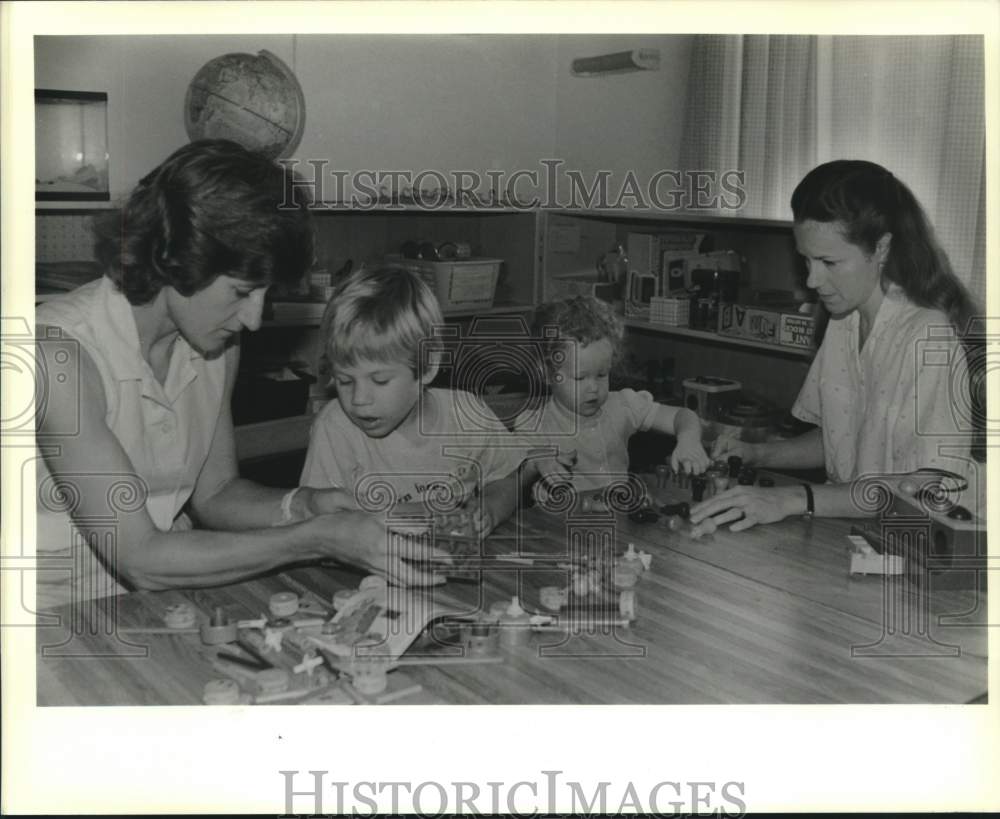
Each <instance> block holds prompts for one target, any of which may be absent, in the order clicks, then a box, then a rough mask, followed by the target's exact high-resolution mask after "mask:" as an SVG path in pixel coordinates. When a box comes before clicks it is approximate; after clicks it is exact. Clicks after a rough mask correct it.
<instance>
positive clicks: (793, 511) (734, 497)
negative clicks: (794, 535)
mask: <svg viewBox="0 0 1000 819" xmlns="http://www.w3.org/2000/svg"><path fill="white" fill-rule="evenodd" d="M805 511H806V497H805V493H804V491H803V490H802V487H801V486H779V487H775V488H768V489H761V488H760V487H756V486H734V487H733V488H732V489H727V490H726V491H725V492H720V493H719V494H718V495H715V496H714V497H711V498H709V499H708V500H707V501H703V502H701V503H698V504H695V505H694V506H692V507H691V523H692V525H694V526H700V527H701V528H702V529H704V530H705V531H708V530H709V529H714V528H716V527H718V526H722V525H724V524H726V523H732V524H733V525H732V526H730V527H729V531H731V532H742V531H743V530H744V529H749V528H750V527H751V526H755V525H756V524H758V523H775V522H777V521H779V520H784V519H785V518H786V517H788V516H789V515H801V514H804V513H805Z"/></svg>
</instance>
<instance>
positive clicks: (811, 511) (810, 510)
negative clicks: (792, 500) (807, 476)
mask: <svg viewBox="0 0 1000 819" xmlns="http://www.w3.org/2000/svg"><path fill="white" fill-rule="evenodd" d="M802 488H803V489H805V490H806V511H805V517H807V518H811V517H812V516H813V515H815V514H816V504H815V503H814V502H813V488H812V487H811V486H810V485H809V484H807V483H804V484H802Z"/></svg>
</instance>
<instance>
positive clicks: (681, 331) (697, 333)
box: [625, 318, 813, 359]
mask: <svg viewBox="0 0 1000 819" xmlns="http://www.w3.org/2000/svg"><path fill="white" fill-rule="evenodd" d="M625 326H626V327H631V328H632V329H635V330H646V331H648V332H651V333H660V334H662V335H665V336H677V337H678V338H686V339H697V340H698V341H702V342H705V343H708V344H721V345H724V346H727V347H746V348H750V349H758V350H766V351H767V352H769V353H775V354H777V355H787V356H790V357H792V358H803V359H811V358H812V357H813V351H812V350H801V349H798V348H796V347H782V346H780V345H777V344H767V343H765V342H763V341H754V340H753V339H750V338H737V337H735V336H727V335H722V334H720V333H713V332H710V331H709V330H692V329H691V328H689V327H670V326H669V325H666V324H659V323H657V322H653V321H647V320H645V319H638V318H627V319H625Z"/></svg>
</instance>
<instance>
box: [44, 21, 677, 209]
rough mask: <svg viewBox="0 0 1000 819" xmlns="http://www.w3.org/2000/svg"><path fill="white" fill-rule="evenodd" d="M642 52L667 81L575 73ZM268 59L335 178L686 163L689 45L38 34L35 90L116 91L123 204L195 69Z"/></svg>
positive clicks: (115, 169) (160, 144) (169, 145)
mask: <svg viewBox="0 0 1000 819" xmlns="http://www.w3.org/2000/svg"><path fill="white" fill-rule="evenodd" d="M642 47H653V48H659V49H660V51H661V58H662V66H661V70H660V71H657V72H641V73H633V74H623V75H616V76H607V77H591V78H582V77H572V76H571V75H570V70H569V66H570V63H571V61H572V59H573V58H574V57H578V56H590V55H594V54H601V53H608V52H611V51H617V50H626V49H632V48H642ZM261 49H268V50H269V51H271V52H273V53H274V54H276V55H277V56H278V57H280V58H281V59H282V60H284V61H285V62H286V63H287V64H288V65H289V66H290V67H291V68H292V70H293V71H294V72H295V74H296V76H297V77H298V78H299V82H300V83H301V85H302V88H303V92H304V94H305V98H306V112H307V113H306V125H305V133H304V135H303V138H302V142H301V143H300V146H299V149H298V150H297V151H296V156H297V157H298V158H302V159H325V160H328V161H329V162H330V163H331V166H333V167H337V168H339V169H344V170H348V171H356V170H361V169H394V170H395V169H399V170H404V169H408V170H413V171H415V172H416V171H420V170H425V169H437V170H443V171H451V170H460V169H461V170H466V169H467V170H473V171H477V172H478V173H480V174H484V175H485V172H486V171H487V170H490V169H495V170H501V171H503V172H504V173H505V174H507V175H509V174H511V173H513V172H514V171H516V170H518V169H522V168H523V169H528V170H541V169H540V166H539V164H538V163H539V160H540V159H542V158H549V157H556V158H559V159H563V160H564V161H565V162H566V167H569V168H576V169H579V170H581V171H584V172H585V173H587V174H590V173H592V172H593V171H595V170H597V169H599V168H609V169H612V170H614V172H615V173H616V174H624V172H625V171H626V170H629V169H632V170H635V171H636V172H637V173H639V174H640V175H641V176H642V177H643V178H644V177H648V176H649V175H650V174H651V173H653V172H655V171H656V170H658V169H660V168H664V167H666V168H669V167H673V166H675V165H676V160H677V157H678V156H679V151H680V136H681V125H682V114H683V111H684V91H685V86H686V82H687V62H688V56H689V53H690V37H688V36H641V35H635V36H619V37H603V36H555V35H507V36H501V35H453V36H421V37H416V36H356V35H350V36H347V35H343V36H337V35H273V36H267V35H260V36H256V35H255V36H235V35H233V36H230V35H223V36H219V35H212V36H121V37H114V36H79V37H77V36H71V37H56V36H47V37H36V38H35V87H36V88H58V89H64V90H78V91H90V90H106V91H107V92H108V95H109V101H108V109H109V131H110V133H109V150H110V153H111V185H112V190H113V192H114V193H117V194H120V193H123V192H125V191H128V190H130V189H131V187H132V186H133V185H134V184H135V182H136V181H138V179H139V178H140V177H141V176H142V174H144V173H145V172H147V171H148V170H149V169H150V168H152V167H154V166H155V165H156V163H157V162H159V161H160V160H161V159H162V158H163V157H165V156H166V155H167V154H168V153H169V152H170V151H172V150H174V149H175V148H177V147H178V146H180V145H182V144H184V143H185V142H187V134H186V132H185V130H184V113H183V107H184V98H185V94H186V92H187V86H188V83H190V81H191V79H192V78H193V77H194V75H195V73H196V72H197V71H198V69H199V68H200V67H201V66H202V65H203V64H204V63H206V62H207V61H208V60H210V59H212V58H213V57H216V56H219V55H221V54H225V53H227V52H234V51H243V52H252V53H256V52H257V51H260V50H261ZM434 186H435V185H434V184H428V186H427V187H434ZM522 190H523V191H525V192H527V191H528V190H529V187H528V186H520V185H519V187H518V191H519V192H521V191H522Z"/></svg>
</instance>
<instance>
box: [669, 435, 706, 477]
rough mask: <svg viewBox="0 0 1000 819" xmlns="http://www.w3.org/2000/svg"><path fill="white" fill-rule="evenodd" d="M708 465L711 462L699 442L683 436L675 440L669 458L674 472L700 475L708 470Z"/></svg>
mask: <svg viewBox="0 0 1000 819" xmlns="http://www.w3.org/2000/svg"><path fill="white" fill-rule="evenodd" d="M710 463H711V460H710V459H709V457H708V454H707V453H706V452H705V448H704V447H703V446H702V445H701V441H698V440H694V439H687V438H686V437H685V436H681V437H680V438H678V439H677V446H676V447H674V451H673V454H672V455H671V456H670V466H671V467H672V468H673V470H674V472H681V471H684V472H689V473H691V474H698V475H700V474H701V473H702V472H704V471H705V470H706V469H708V466H709V464H710Z"/></svg>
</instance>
